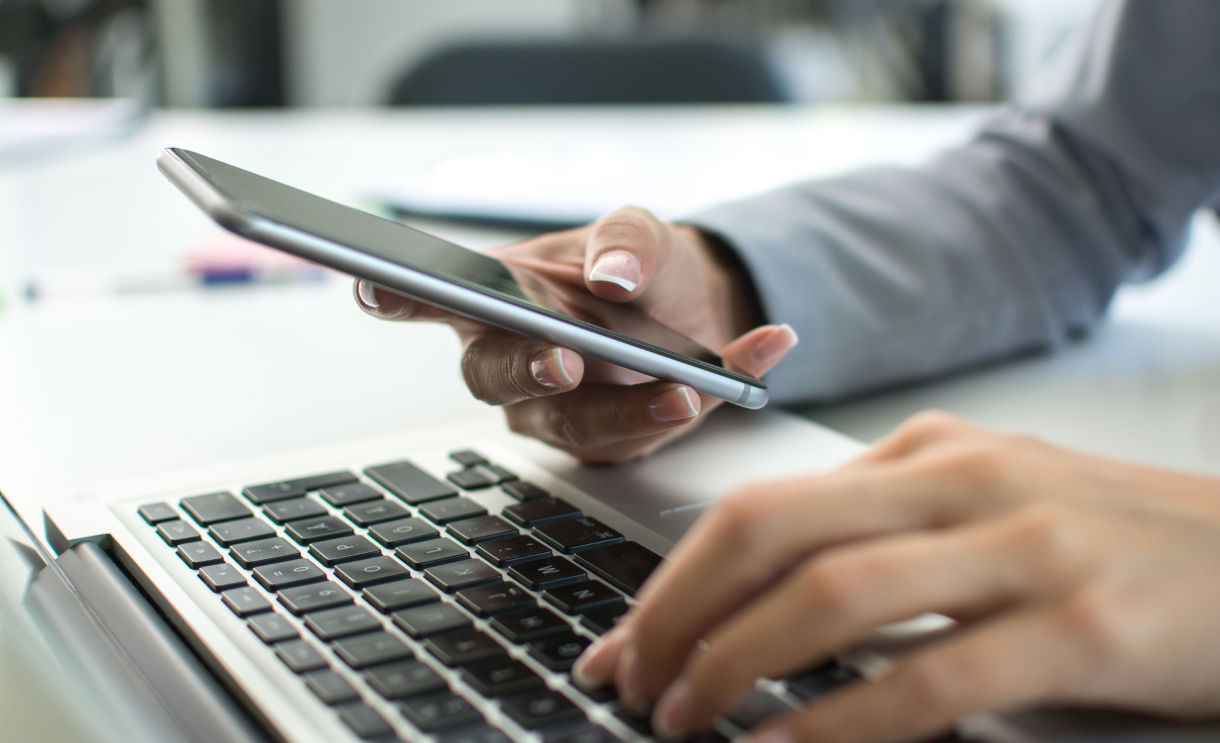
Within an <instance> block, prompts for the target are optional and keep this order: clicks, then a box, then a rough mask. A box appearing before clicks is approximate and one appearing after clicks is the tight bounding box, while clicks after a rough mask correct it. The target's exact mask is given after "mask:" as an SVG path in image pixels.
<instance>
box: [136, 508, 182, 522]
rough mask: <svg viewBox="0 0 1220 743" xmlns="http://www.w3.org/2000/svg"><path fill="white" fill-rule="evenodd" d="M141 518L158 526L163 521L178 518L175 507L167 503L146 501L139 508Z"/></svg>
mask: <svg viewBox="0 0 1220 743" xmlns="http://www.w3.org/2000/svg"><path fill="white" fill-rule="evenodd" d="M139 513H140V518H142V519H144V520H145V521H147V522H148V523H150V524H152V525H153V526H156V525H157V524H159V523H161V522H162V521H173V520H174V519H176V518H178V514H177V512H176V511H174V509H172V508H170V507H169V506H168V505H166V504H165V503H146V504H144V505H142V506H140V508H139Z"/></svg>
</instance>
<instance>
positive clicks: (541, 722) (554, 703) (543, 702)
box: [503, 688, 585, 730]
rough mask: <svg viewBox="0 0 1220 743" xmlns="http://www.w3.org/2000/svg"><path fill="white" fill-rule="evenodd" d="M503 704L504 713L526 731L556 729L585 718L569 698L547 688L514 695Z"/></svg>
mask: <svg viewBox="0 0 1220 743" xmlns="http://www.w3.org/2000/svg"><path fill="white" fill-rule="evenodd" d="M503 704H504V712H505V713H506V714H507V715H508V716H509V717H511V718H513V720H515V721H516V722H517V724H518V725H520V726H521V727H523V728H525V729H526V730H539V729H541V728H549V727H554V726H556V725H562V724H563V723H565V722H571V721H573V720H580V719H583V718H584V716H585V713H584V712H583V711H582V710H581V709H580V707H577V706H576V705H575V704H572V702H571V701H569V700H568V698H567V697H565V696H564V695H562V694H560V693H559V692H557V691H552V690H550V689H546V688H542V689H535V690H533V691H526V692H522V693H521V694H514V695H513V696H510V697H507V698H505V699H504V702H503Z"/></svg>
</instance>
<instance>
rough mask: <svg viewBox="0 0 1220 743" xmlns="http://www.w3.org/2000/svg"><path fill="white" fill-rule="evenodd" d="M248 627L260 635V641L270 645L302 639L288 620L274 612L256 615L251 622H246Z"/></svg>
mask: <svg viewBox="0 0 1220 743" xmlns="http://www.w3.org/2000/svg"><path fill="white" fill-rule="evenodd" d="M246 625H247V626H248V627H249V628H250V629H251V630H252V631H253V632H254V634H256V635H258V639H260V640H262V641H263V642H265V643H267V644H268V645H274V644H276V643H277V642H283V641H284V640H295V639H297V638H298V637H300V635H298V634H297V630H296V628H295V627H293V626H292V624H291V623H290V622H289V621H288V620H287V619H284V618H283V617H281V616H280V615H279V614H276V613H274V612H271V613H268V614H255V615H254V616H253V617H251V618H250V621H248V622H246Z"/></svg>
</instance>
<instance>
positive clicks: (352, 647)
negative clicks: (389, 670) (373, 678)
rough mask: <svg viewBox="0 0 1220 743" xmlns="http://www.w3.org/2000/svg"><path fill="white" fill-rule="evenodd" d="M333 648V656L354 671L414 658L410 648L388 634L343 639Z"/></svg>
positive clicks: (372, 634) (379, 633)
mask: <svg viewBox="0 0 1220 743" xmlns="http://www.w3.org/2000/svg"><path fill="white" fill-rule="evenodd" d="M334 648H335V654H336V655H338V656H339V657H340V658H342V659H343V662H344V663H346V664H348V665H349V666H351V667H352V668H355V669H356V670H360V669H361V668H368V667H369V666H377V665H381V664H382V663H393V662H394V661H396V660H404V659H409V658H414V657H415V656H414V655H412V654H411V648H409V647H407V646H406V645H405V644H403V641H402V640H399V639H398V638H397V637H395V636H394V635H391V634H390V633H388V632H373V633H370V634H367V635H357V636H355V637H345V638H343V639H342V640H339V641H337V642H336V643H335V644H334Z"/></svg>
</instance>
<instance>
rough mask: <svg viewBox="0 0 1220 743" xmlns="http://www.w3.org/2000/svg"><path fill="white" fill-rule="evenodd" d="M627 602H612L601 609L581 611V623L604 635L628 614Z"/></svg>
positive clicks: (586, 627)
mask: <svg viewBox="0 0 1220 743" xmlns="http://www.w3.org/2000/svg"><path fill="white" fill-rule="evenodd" d="M628 608H629V607H628V606H627V605H626V604H611V605H610V606H603V607H601V608H599V609H590V610H588V611H583V612H581V613H580V624H581V626H583V627H584V628H585V629H589V630H592V631H593V632H595V633H596V634H599V635H604V634H606V633H607V632H609V631H610V630H612V629H614V626H615V625H617V624H618V623H619V622H621V621H622V620H623V617H625V616H627V611H628Z"/></svg>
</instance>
